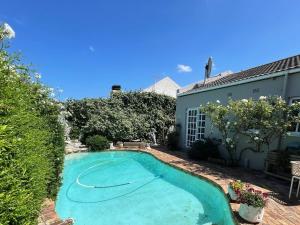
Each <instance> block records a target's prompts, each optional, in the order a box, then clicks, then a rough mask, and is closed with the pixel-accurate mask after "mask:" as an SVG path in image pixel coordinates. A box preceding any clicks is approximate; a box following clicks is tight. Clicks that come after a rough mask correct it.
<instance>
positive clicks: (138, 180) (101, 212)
mask: <svg viewBox="0 0 300 225" xmlns="http://www.w3.org/2000/svg"><path fill="white" fill-rule="evenodd" d="M229 207H230V206H229V204H228V201H227V199H226V197H225V195H224V193H223V192H222V191H221V190H220V189H219V188H218V187H216V186H214V185H213V184H212V183H210V182H208V181H206V180H203V179H200V178H198V177H195V176H192V175H190V174H187V173H185V172H183V171H181V170H178V169H176V168H174V167H172V166H169V165H167V164H165V163H163V162H161V161H160V160H157V159H156V158H155V157H153V156H152V155H150V154H147V153H142V152H134V151H105V152H99V153H78V154H72V155H67V156H66V159H65V165H64V171H63V184H62V187H61V188H60V191H59V194H58V198H57V201H56V211H57V213H58V214H59V216H60V217H61V218H63V219H64V218H68V217H71V218H73V219H74V220H75V225H200V224H203V225H204V224H205V225H210V224H218V225H231V224H235V222H234V220H233V218H232V214H231V210H230V208H229Z"/></svg>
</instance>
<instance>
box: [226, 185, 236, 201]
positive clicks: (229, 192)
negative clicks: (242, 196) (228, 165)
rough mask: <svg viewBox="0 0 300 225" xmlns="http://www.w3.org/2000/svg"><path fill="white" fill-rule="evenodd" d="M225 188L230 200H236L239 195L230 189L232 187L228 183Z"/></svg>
mask: <svg viewBox="0 0 300 225" xmlns="http://www.w3.org/2000/svg"><path fill="white" fill-rule="evenodd" d="M227 190H228V194H229V196H230V199H231V200H233V201H236V200H238V197H239V196H238V195H237V194H236V193H235V191H234V190H233V189H232V187H231V186H230V185H229V184H228V186H227Z"/></svg>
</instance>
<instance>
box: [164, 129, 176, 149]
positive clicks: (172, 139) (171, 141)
mask: <svg viewBox="0 0 300 225" xmlns="http://www.w3.org/2000/svg"><path fill="white" fill-rule="evenodd" d="M167 147H168V149H169V150H178V149H179V132H178V131H173V132H170V133H169V134H168V143H167Z"/></svg>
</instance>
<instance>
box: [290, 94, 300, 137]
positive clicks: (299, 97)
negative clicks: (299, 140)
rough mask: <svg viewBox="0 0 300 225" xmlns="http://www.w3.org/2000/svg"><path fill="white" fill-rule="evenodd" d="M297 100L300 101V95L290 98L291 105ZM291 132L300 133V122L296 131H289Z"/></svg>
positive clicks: (292, 133)
mask: <svg viewBox="0 0 300 225" xmlns="http://www.w3.org/2000/svg"><path fill="white" fill-rule="evenodd" d="M295 100H298V101H299V102H300V96H297V97H292V98H290V102H289V104H290V105H291V104H293V101H295ZM289 133H290V134H291V135H297V136H298V135H300V124H299V123H297V124H296V130H295V131H289Z"/></svg>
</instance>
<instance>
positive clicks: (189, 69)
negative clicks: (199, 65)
mask: <svg viewBox="0 0 300 225" xmlns="http://www.w3.org/2000/svg"><path fill="white" fill-rule="evenodd" d="M177 72H179V73H189V72H192V67H190V66H187V65H183V64H178V65H177Z"/></svg>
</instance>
